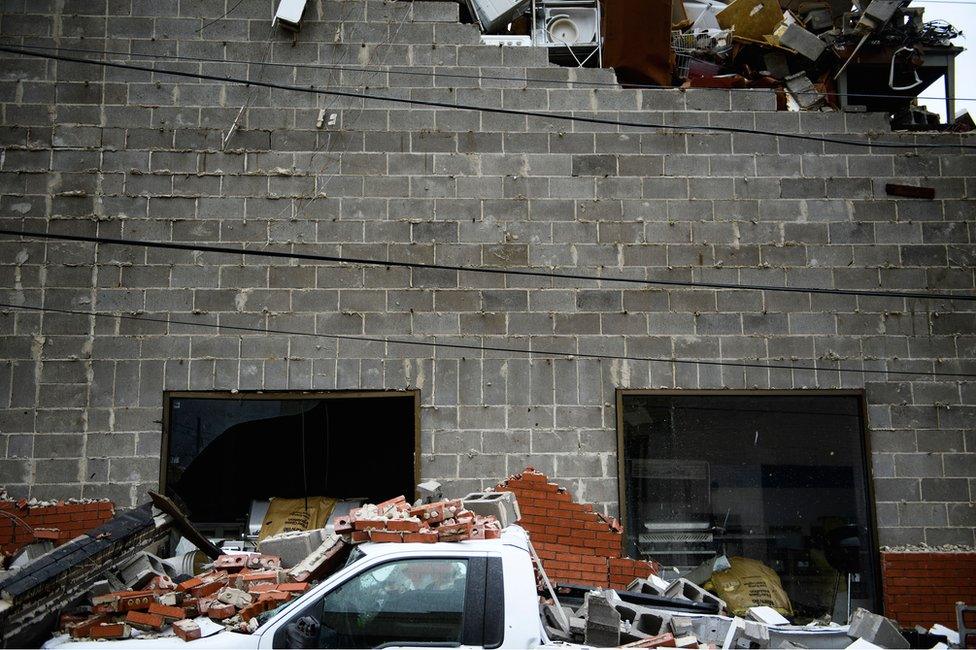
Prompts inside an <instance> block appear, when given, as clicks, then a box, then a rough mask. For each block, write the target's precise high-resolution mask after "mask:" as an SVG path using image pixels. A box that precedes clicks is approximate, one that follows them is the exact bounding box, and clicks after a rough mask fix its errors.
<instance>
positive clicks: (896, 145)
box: [0, 46, 976, 150]
mask: <svg viewBox="0 0 976 650" xmlns="http://www.w3.org/2000/svg"><path fill="white" fill-rule="evenodd" d="M0 51H2V52H11V53H13V54H23V55H26V56H34V57H38V58H42V59H49V60H53V61H66V62H70V63H83V64H87V65H95V66H103V67H109V68H117V69H120V70H138V71H142V72H148V73H151V74H164V75H171V76H174V77H184V78H191V79H205V80H208V81H217V82H224V83H237V84H243V85H252V86H263V87H266V88H277V89H279V90H289V91H294V92H302V93H311V94H317V95H333V96H338V97H352V98H354V99H371V100H376V101H381V102H390V103H393V104H408V105H411V106H429V107H434V108H446V109H451V110H468V111H480V112H483V113H496V114H501V115H517V116H520V117H537V118H542V119H545V120H556V121H562V122H579V123H583V124H601V125H608V126H618V127H619V126H625V127H635V128H641V129H664V130H668V131H709V132H718V133H743V134H748V135H765V136H769V137H780V138H785V139H788V140H804V141H809V142H824V143H831V144H842V145H846V146H851V147H864V148H872V147H877V148H879V149H951V150H959V149H976V144H962V143H959V144H941V143H929V142H922V143H902V142H870V141H869V142H862V141H858V140H845V139H843V138H831V137H825V136H815V135H806V134H803V133H776V132H773V131H763V130H761V129H749V128H745V127H731V126H700V125H683V126H677V125H668V124H657V123H654V122H629V121H624V120H611V119H606V118H600V117H585V116H582V115H567V114H560V113H550V112H547V111H527V110H518V109H514V108H496V107H490V106H476V105H473V104H458V103H453V104H452V103H450V102H443V101H434V100H423V99H408V98H402V97H390V96H386V95H376V94H372V93H355V92H348V91H343V90H327V89H321V88H315V87H313V86H309V87H307V88H306V87H302V86H295V85H291V84H279V83H273V82H267V81H249V80H247V79H242V78H240V77H230V76H223V75H211V74H203V73H196V72H186V71H181V70H159V69H157V68H151V67H146V66H140V65H133V64H131V63H114V62H111V61H95V60H92V59H86V58H79V57H72V56H64V55H60V54H43V53H40V52H32V51H30V50H24V49H21V48H15V47H7V46H0ZM868 137H870V136H868Z"/></svg>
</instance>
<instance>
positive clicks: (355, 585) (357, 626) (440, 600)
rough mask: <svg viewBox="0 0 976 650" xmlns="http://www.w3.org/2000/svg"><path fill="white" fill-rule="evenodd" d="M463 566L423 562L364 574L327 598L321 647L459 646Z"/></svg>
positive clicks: (393, 565) (464, 579) (450, 561)
mask: <svg viewBox="0 0 976 650" xmlns="http://www.w3.org/2000/svg"><path fill="white" fill-rule="evenodd" d="M467 568H468V565H467V561H466V560H455V559H443V558H442V559H423V560H402V561H399V562H391V563H388V564H383V565H380V566H378V567H374V568H372V569H369V570H367V571H365V572H363V573H361V574H359V575H358V576H356V577H355V578H352V579H351V580H349V581H348V582H345V583H344V584H342V585H341V586H340V587H338V588H337V589H335V590H334V591H332V592H330V593H329V594H327V595H326V596H325V597H324V598H323V599H322V602H321V608H320V609H318V608H317V609H318V613H319V615H318V616H316V618H318V620H319V624H320V627H319V644H318V647H320V648H374V647H376V646H379V645H382V644H384V643H457V644H460V643H461V633H462V630H463V625H464V600H465V593H466V587H467Z"/></svg>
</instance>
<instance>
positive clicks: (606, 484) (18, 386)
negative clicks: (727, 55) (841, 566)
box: [0, 0, 976, 545]
mask: <svg viewBox="0 0 976 650" xmlns="http://www.w3.org/2000/svg"><path fill="white" fill-rule="evenodd" d="M233 4H235V3H232V2H230V1H229V0H228V1H226V2H225V1H224V0H214V1H201V2H189V1H187V0H155V1H154V2H151V3H150V2H144V1H142V0H103V1H95V2H89V1H86V2H70V1H69V2H64V3H50V2H35V1H33V0H32V1H30V2H27V1H24V0H21V1H16V0H15V1H10V2H6V3H5V4H4V11H3V15H2V16H0V36H2V37H3V42H6V43H17V44H25V45H40V46H47V47H62V48H69V47H70V48H82V49H99V50H100V49H105V50H112V51H122V52H139V53H168V54H176V55H179V56H188V57H204V58H215V59H224V58H227V59H240V60H251V61H261V60H262V57H265V56H266V60H267V62H270V63H271V64H275V65H274V66H269V65H258V64H247V63H228V64H215V63H201V62H194V61H178V62H170V63H161V62H155V63H153V62H152V61H151V60H150V61H149V62H148V63H149V64H153V65H157V66H158V67H160V68H164V67H171V68H172V69H187V70H191V71H196V72H204V73H208V74H225V75H231V76H238V77H246V78H250V79H254V80H262V79H263V80H274V81H276V82H284V83H295V84H305V85H309V84H313V85H316V86H318V87H324V88H340V89H347V90H362V88H364V87H367V86H368V87H369V90H370V91H371V92H375V93H384V94H389V95H391V96H396V97H399V98H410V99H423V100H434V101H438V102H449V103H458V104H473V105H477V106H482V107H503V108H518V109H529V110H542V111H553V112H570V113H572V114H574V115H579V116H585V117H600V118H608V119H611V120H622V121H630V122H637V123H639V124H652V125H666V126H668V127H671V128H668V129H660V128H656V127H653V128H644V127H640V126H612V125H601V124H592V123H584V122H565V121H558V120H555V119H551V118H537V117H525V116H513V115H500V114H491V113H487V112H482V113H479V112H471V111H459V110H452V109H448V108H422V107H417V106H408V105H404V104H397V103H390V102H382V101H378V100H368V101H366V102H363V101H361V100H353V99H349V98H337V97H330V96H325V95H317V96H316V95H309V94H300V93H294V92H288V91H282V90H278V89H267V88H258V87H251V88H244V87H242V86H241V85H237V84H223V83H216V82H208V81H198V80H193V79H185V78H178V79H177V78H173V77H168V76H166V75H162V74H156V75H152V76H150V75H149V74H147V73H143V72H137V71H121V70H111V69H102V68H92V67H89V66H85V65H82V64H77V63H63V62H62V63H57V62H52V61H43V60H40V59H31V58H26V57H20V56H10V55H6V54H4V55H3V57H2V58H0V71H2V74H0V110H2V126H0V143H2V146H3V154H2V159H0V216H2V223H3V224H4V227H13V228H25V229H37V230H51V231H55V232H74V233H84V234H96V233H97V234H100V235H106V236H122V237H131V238H139V237H142V238H147V239H153V240H174V241H191V242H219V243H221V244H227V245H235V246H237V245H247V246H249V247H262V246H269V247H273V248H277V249H281V248H289V247H290V248H292V249H294V250H296V251H310V252H321V253H330V254H341V255H346V256H358V257H378V258H390V259H407V260H416V261H423V262H442V263H447V264H458V265H472V266H473V265H491V266H499V267H508V268H527V267H533V268H540V267H541V268H551V269H553V270H555V271H566V272H580V273H588V274H606V275H614V274H616V275H622V276H627V277H636V278H671V279H681V280H718V281H724V282H749V283H751V282H759V283H768V284H792V285H817V286H827V287H832V286H835V287H854V288H865V289H869V288H876V287H884V288H887V289H904V290H924V289H938V290H943V289H960V290H966V289H968V290H972V289H973V288H974V286H976V285H974V264H973V259H974V255H976V246H974V244H976V226H974V218H973V215H974V204H976V203H974V182H976V181H974V172H976V155H973V154H972V153H971V152H968V151H966V150H963V149H958V148H957V149H951V148H950V149H941V150H919V151H912V150H904V151H903V150H891V149H880V148H874V149H865V148H856V147H851V146H846V145H842V144H831V143H823V142H809V141H798V140H793V139H788V138H784V137H768V136H762V135H750V134H734V135H731V134H728V133H720V132H707V131H700V130H692V129H688V128H686V127H694V126H723V127H728V126H734V127H745V128H759V129H769V130H772V131H775V132H777V133H781V134H788V133H804V134H820V133H822V134H827V135H831V136H835V137H840V138H846V139H854V140H863V139H866V138H867V137H868V134H874V135H877V134H878V133H879V132H880V133H882V134H883V137H884V139H885V140H887V141H905V142H939V143H946V144H959V143H960V142H961V141H962V140H963V138H966V136H960V135H949V134H944V135H930V134H903V133H889V132H887V126H886V122H885V120H884V116H881V115H871V114H846V115H845V114H839V113H832V114H821V113H817V114H797V113H782V112H775V111H774V110H773V109H774V107H775V99H774V97H773V96H772V95H771V94H768V93H766V92H755V91H732V92H726V91H712V90H693V91H688V92H681V91H678V90H624V89H619V88H613V87H606V86H599V85H593V84H594V83H596V84H606V83H612V82H613V80H614V76H613V73H612V72H611V71H605V70H572V69H568V68H559V67H555V66H550V65H548V64H547V63H546V61H545V54H544V53H543V52H541V51H538V50H534V49H525V50H522V49H505V50H503V49H499V48H492V47H483V46H480V45H478V44H477V42H478V41H477V32H476V31H475V29H474V27H472V26H470V25H459V24H457V6H456V5H455V4H453V3H449V2H415V3H412V4H411V3H401V2H396V3H384V2H380V1H374V0H369V1H367V2H362V1H360V0H338V1H331V0H325V1H319V2H316V1H312V2H310V3H309V14H308V15H307V16H306V18H307V20H306V21H305V23H304V25H303V28H302V31H301V33H300V34H299V35H298V37H297V38H296V39H295V40H294V41H293V40H292V39H291V38H290V37H289V36H288V35H285V34H282V33H277V32H272V33H270V35H269V24H270V21H269V17H270V15H271V13H272V5H273V3H272V2H270V0H253V1H252V0H245V2H243V3H241V5H240V6H239V7H237V8H235V9H234V10H233V11H232V12H230V14H229V15H228V16H227V17H225V18H220V16H221V15H222V14H223V13H224V12H225V11H227V9H230V8H231V6H230V5H233ZM215 19H219V20H217V21H216V22H214V23H213V24H210V25H206V24H207V23H209V22H210V21H213V20H215ZM205 25H206V26H205ZM201 28H202V29H201ZM198 30H199V31H198ZM133 62H136V63H139V64H146V63H147V61H146V60H145V59H133ZM296 63H299V64H303V65H304V64H317V65H322V66H334V65H335V64H346V65H347V66H365V65H368V66H369V71H368V72H364V71H362V70H349V69H344V70H336V69H326V68H314V67H312V68H309V67H305V68H302V67H298V68H296V67H290V66H291V65H292V64H296ZM377 65H379V66H381V68H380V69H379V70H378V71H377V70H374V69H373V66H377ZM391 66H394V67H391ZM404 72H415V73H426V72H438V73H441V74H442V76H437V77H430V76H424V75H417V74H403V73H404ZM446 75H465V76H446ZM472 75H473V76H478V75H486V76H495V77H506V79H472V78H470V76H472ZM569 82H579V83H573V84H570V83H569ZM587 84H590V85H587ZM244 104H247V106H248V109H247V110H246V111H245V112H244V113H243V114H242V118H241V121H240V124H239V127H238V128H237V130H236V131H235V133H234V134H233V136H232V137H231V138H230V139H229V140H228V142H227V144H226V146H225V147H222V146H221V142H222V140H223V138H224V135H225V133H226V132H227V130H228V129H229V128H230V126H231V124H232V123H233V122H234V120H235V117H236V116H237V114H238V112H239V111H240V109H241V106H242V105H244ZM323 110H324V115H325V124H324V125H323V127H322V128H316V122H317V120H318V118H319V113H320V111H323ZM333 114H334V116H335V119H334V124H332V125H330V124H329V122H330V121H332V120H331V118H332V116H333ZM965 141H966V142H967V143H972V142H973V140H972V138H966V140H965ZM888 182H898V183H909V184H919V185H926V186H930V187H935V188H936V192H937V198H936V200H935V201H919V200H910V199H898V198H894V197H889V196H887V195H886V194H885V189H884V186H885V184H886V183H888ZM0 278H2V279H0V299H2V301H3V302H7V303H12V304H25V305H44V306H45V307H49V308H67V309H80V310H89V309H92V308H95V309H97V310H98V311H100V312H118V313H126V314H143V315H149V316H166V315H172V317H173V318H174V319H177V320H180V321H186V322H192V323H204V324H209V325H222V326H225V327H226V326H246V327H270V328H275V329H283V330H294V331H308V332H313V331H314V332H319V333H339V334H361V335H370V336H378V335H387V336H395V337H411V336H415V337H436V339H437V340H440V341H448V342H450V341H459V342H462V343H482V344H485V345H498V346H505V347H509V346H516V347H524V348H529V347H534V348H547V349H558V350H565V351H568V352H581V351H586V352H599V353H605V354H613V355H626V356H631V357H672V356H673V357H682V358H700V359H704V360H715V359H719V360H730V361H756V360H759V361H760V362H773V363H780V362H783V361H785V362H789V363H797V364H802V365H809V364H816V365H817V366H818V367H819V368H821V369H820V370H818V371H816V372H813V371H801V370H797V371H787V370H760V369H752V368H749V369H741V368H733V367H726V368H719V367H715V366H697V367H696V366H689V365H680V364H678V365H674V364H669V363H651V362H647V361H622V360H620V361H599V360H592V359H580V358H556V359H549V358H539V357H533V356H531V355H528V354H513V353H500V352H485V353H472V352H471V351H463V350H451V349H448V348H441V349H438V350H436V352H432V351H431V349H429V348H422V347H419V346H403V345H394V344H389V345H383V344H377V343H355V342H350V341H334V340H329V339H324V338H310V337H300V336H288V335H266V336H265V335H253V334H242V333H241V332H236V331H232V330H221V331H218V330H213V329H200V328H196V327H193V326H192V325H171V326H169V327H166V326H164V325H161V324H158V323H150V322H141V323H140V322H133V321H131V320H120V319H103V318H90V317H85V316H72V315H64V314H60V315H59V314H56V313H50V312H49V313H45V314H43V315H42V314H39V313H37V312H24V311H18V310H12V309H10V310H0V351H2V352H0V483H3V484H5V485H6V486H7V488H8V490H9V491H10V493H11V494H14V495H31V496H37V497H42V498H47V497H78V496H86V497H103V496H105V497H109V498H112V499H113V500H115V501H117V502H118V503H120V504H133V503H135V502H138V501H140V500H141V499H142V498H143V495H144V491H145V489H147V488H150V487H153V486H154V485H155V484H156V480H157V477H158V473H159V448H160V437H161V424H160V421H161V417H162V411H161V405H162V392H163V391H164V390H214V389H219V390H229V389H238V390H256V389H336V388H338V389H346V388H349V389H353V388H355V389H361V388H362V389H370V388H376V389H380V388H384V389H397V388H419V389H420V390H421V395H422V404H423V406H422V417H421V422H422V430H423V431H422V439H421V447H422V457H421V471H422V474H423V476H424V477H429V478H438V479H440V480H442V481H444V482H445V483H446V484H447V485H448V489H449V490H451V491H458V492H460V491H467V490H471V489H477V488H482V487H486V486H489V485H492V484H494V483H495V482H496V481H497V480H498V479H500V478H503V477H504V476H506V475H508V474H510V473H513V472H517V471H519V470H521V469H522V468H524V467H525V466H526V465H533V466H535V467H537V468H538V469H540V470H542V471H545V472H546V473H548V474H549V475H550V476H552V477H553V478H555V479H556V480H558V481H560V482H561V483H563V484H564V485H566V486H567V487H569V488H570V489H571V490H572V491H573V492H574V494H575V495H576V496H577V497H578V498H580V499H583V500H586V501H592V502H595V503H597V504H599V506H600V507H601V508H603V509H604V510H605V511H607V512H611V513H615V512H616V510H617V484H616V471H617V470H616V467H617V465H616V431H615V429H616V413H615V406H614V402H615V390H616V389H617V388H683V389H690V390H692V389H713V388H714V389H721V388H728V389H747V388H756V389H805V388H818V389H831V388H857V389H864V390H865V391H866V396H867V404H868V425H869V428H870V445H871V449H872V460H873V472H874V478H875V480H874V486H875V494H876V498H877V501H878V507H877V514H878V523H879V526H880V533H881V541H882V543H884V544H908V543H922V542H924V543H928V544H945V543H954V544H967V545H972V544H973V543H974V539H973V531H974V506H973V501H974V498H976V485H974V482H976V478H974V477H976V425H974V422H976V417H974V416H976V382H972V381H953V380H950V379H920V378H912V377H906V376H904V375H892V376H890V377H887V378H886V377H885V376H879V375H868V374H862V373H840V372H837V371H836V370H835V368H836V367H837V366H838V365H845V366H854V367H858V368H864V369H890V370H925V371H931V370H937V371H944V372H969V373H972V372H976V361H974V345H976V311H974V309H973V306H972V304H971V303H964V302H961V301H955V302H952V301H945V302H927V301H920V300H891V299H877V298H855V297H849V296H824V295H806V294H782V293H765V294H762V293H754V292H746V291H731V290H700V291H699V290H685V289H674V290H665V289H661V288H637V287H634V286H630V285H627V286H622V285H614V284H611V283H602V284H601V283H597V282H592V281H591V282H569V281H559V280H551V281H547V280H542V279H536V278H526V277H517V276H510V277H502V276H494V275H493V276H486V275H479V274H473V273H466V272H460V273H456V272H431V271H424V270H414V271H409V270H403V269H387V268H375V267H369V268H360V267H336V266H334V265H331V264H326V263H322V264H311V263H305V262H302V263H290V262H281V261H274V262H273V263H272V262H269V261H268V260H261V259H257V258H249V259H247V260H246V263H245V260H242V259H240V258H239V257H236V256H221V255H214V254H209V253H207V254H199V255H195V254H192V253H182V252H172V251H156V250H149V251H146V250H140V249H133V248H127V247H118V246H107V245H102V246H98V247H97V248H96V247H95V246H93V245H86V244H74V243H37V242H21V241H17V240H14V239H11V238H4V239H3V240H0Z"/></svg>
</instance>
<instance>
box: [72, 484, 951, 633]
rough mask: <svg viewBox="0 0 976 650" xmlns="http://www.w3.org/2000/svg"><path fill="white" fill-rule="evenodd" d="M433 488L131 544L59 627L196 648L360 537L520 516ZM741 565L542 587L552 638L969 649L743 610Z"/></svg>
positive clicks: (861, 613) (292, 588)
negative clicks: (190, 561) (293, 521)
mask: <svg viewBox="0 0 976 650" xmlns="http://www.w3.org/2000/svg"><path fill="white" fill-rule="evenodd" d="M423 494H424V496H422V497H421V498H420V499H418V500H417V502H416V503H414V504H411V503H409V502H408V501H407V500H406V498H405V497H403V496H399V497H395V498H393V499H389V500H387V501H384V502H382V503H378V504H372V503H365V504H362V505H361V506H359V507H353V508H351V509H343V510H342V511H340V512H338V513H336V514H335V515H333V516H332V517H331V519H330V521H329V523H328V526H327V527H326V528H318V529H313V530H307V531H297V532H288V533H283V534H279V535H274V536H270V537H267V538H265V539H262V540H260V541H258V542H257V549H256V550H255V551H226V552H223V553H218V552H215V553H214V555H216V557H214V555H211V556H210V557H211V560H212V561H210V562H209V563H207V564H204V565H203V570H202V571H200V572H198V573H197V574H196V575H192V576H191V575H186V574H181V573H180V569H181V568H183V567H185V566H187V565H186V564H185V563H183V562H182V561H179V560H181V558H179V557H177V558H171V559H162V558H160V557H158V556H157V555H154V554H153V553H150V552H148V551H149V549H150V548H153V549H155V548H157V546H155V545H149V546H144V547H143V548H145V549H146V550H143V551H137V550H134V549H133V551H134V552H133V553H130V554H128V555H126V556H125V559H124V560H123V561H121V562H119V563H118V564H117V565H116V566H114V567H111V568H110V569H109V570H108V571H106V572H105V573H103V574H101V575H100V576H99V578H100V579H95V580H93V581H92V582H90V583H88V585H87V589H88V591H87V594H86V595H85V596H84V597H83V598H81V599H80V602H81V604H80V605H76V606H74V607H73V608H68V609H64V610H62V613H61V615H60V619H59V622H58V626H57V627H58V629H59V630H60V632H59V634H61V635H64V638H66V639H69V640H80V639H97V640H111V639H127V638H137V637H138V638H147V637H148V638H154V637H173V636H176V637H179V638H180V639H182V640H183V641H187V642H190V641H194V640H196V639H200V638H204V637H206V636H209V635H210V634H214V633H216V632H219V631H221V630H230V631H233V632H238V633H241V634H250V633H252V632H254V631H255V630H256V629H257V628H258V627H259V626H260V625H261V624H262V623H263V622H264V621H266V620H267V619H268V618H270V617H271V616H273V614H274V612H275V611H277V610H278V608H280V607H282V606H284V605H287V604H288V603H289V602H291V601H292V600H294V599H295V598H297V597H299V596H301V595H302V594H303V593H305V592H307V591H308V590H309V589H310V588H311V587H312V586H313V585H314V584H316V583H317V581H320V580H322V579H323V578H326V577H328V576H329V575H331V574H332V573H333V572H335V571H336V570H337V569H338V568H339V567H341V566H342V565H343V564H344V562H345V560H346V558H347V557H348V555H349V553H350V551H351V550H352V548H353V547H354V546H355V545H357V544H362V543H365V542H372V543H423V544H427V543H434V542H461V541H465V540H476V539H496V538H499V537H500V536H501V531H502V529H503V528H504V527H505V526H508V525H512V524H514V523H515V522H516V521H519V520H520V518H521V513H520V509H519V505H518V501H517V498H516V494H515V493H514V492H494V491H488V492H477V493H472V494H468V495H467V496H465V497H464V498H463V499H443V498H439V499H437V498H435V497H438V496H439V494H440V490H439V486H434V485H428V486H426V489H425V490H424V491H423ZM186 525H188V524H186ZM153 539H156V538H153ZM154 544H158V542H154ZM741 560H742V558H726V557H725V556H717V557H714V558H712V559H710V560H708V561H706V562H704V563H702V564H701V565H700V566H698V567H696V568H695V569H693V570H691V571H689V572H686V573H685V574H683V575H678V576H677V577H675V578H674V579H672V580H664V579H662V578H661V577H660V576H659V575H656V574H654V573H651V574H649V575H647V577H646V578H637V579H635V580H633V581H632V582H631V583H630V584H629V585H627V587H626V588H618V589H612V588H603V587H587V586H585V585H562V584H556V586H555V588H554V589H543V588H542V587H541V586H540V590H539V594H540V607H539V614H540V617H541V621H542V623H543V626H544V628H545V629H546V631H547V634H548V636H549V638H550V639H551V640H553V641H563V642H571V643H580V644H586V645H588V646H591V647H628V648H659V647H667V648H716V649H717V648H723V649H725V648H735V649H740V648H741V649H752V648H856V649H860V650H870V649H872V648H908V647H913V644H914V647H927V648H931V647H939V648H950V647H959V641H960V635H959V634H956V633H955V632H954V631H952V630H950V629H948V628H945V627H943V626H936V627H933V628H931V629H929V630H924V629H918V630H912V631H904V630H901V629H900V628H899V627H898V625H897V623H895V622H894V621H892V620H890V619H887V618H885V617H883V616H879V615H877V614H873V613H871V612H868V611H867V610H864V609H857V610H856V611H855V612H854V613H853V615H852V616H851V619H850V622H849V624H848V625H839V624H837V623H831V622H829V621H820V620H818V621H815V622H813V623H810V624H807V625H794V624H791V620H790V616H789V611H790V610H789V608H788V607H786V608H783V607H781V606H779V605H776V604H775V602H774V601H775V599H767V600H763V599H762V598H757V599H756V602H754V603H752V604H749V605H748V606H745V607H744V606H743V602H742V596H741V594H740V595H739V596H738V597H737V598H738V600H731V598H732V597H731V596H729V598H730V600H728V602H727V601H726V599H723V598H720V597H718V596H717V595H716V594H715V593H713V591H712V590H716V589H717V588H718V587H717V585H721V584H723V582H722V576H723V574H724V575H725V577H726V578H728V577H729V576H730V575H735V567H736V562H737V561H741ZM747 562H752V561H747ZM739 566H740V567H741V564H740V565H739ZM766 569H768V567H767V568H766ZM537 571H538V572H540V573H541V574H542V577H543V578H545V579H544V580H542V581H540V582H539V584H540V585H542V584H543V583H546V584H548V583H549V580H548V578H547V577H545V569H544V567H543V565H542V564H541V563H540V564H539V565H538V566H537ZM776 580H777V581H778V579H776ZM774 582H775V581H774ZM557 594H558V596H557ZM760 601H762V602H760ZM75 602H76V603H77V602H78V600H75ZM733 603H734V604H735V606H733ZM770 605H773V606H770ZM784 613H785V614H787V615H784ZM735 614H741V615H738V616H737V615H735ZM910 639H911V641H910Z"/></svg>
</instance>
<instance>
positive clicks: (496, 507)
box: [461, 492, 522, 528]
mask: <svg viewBox="0 0 976 650" xmlns="http://www.w3.org/2000/svg"><path fill="white" fill-rule="evenodd" d="M461 504H462V505H463V506H464V508H465V509H466V510H470V511H471V512H473V513H475V514H477V515H482V516H484V517H488V516H493V517H494V518H495V519H497V520H498V523H499V524H501V527H502V528H506V527H508V526H510V525H512V524H514V523H515V522H516V521H518V520H519V519H521V518H522V513H521V512H519V507H518V501H517V500H516V499H515V493H513V492H472V493H471V494H469V495H467V496H466V497H464V498H463V499H461Z"/></svg>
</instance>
